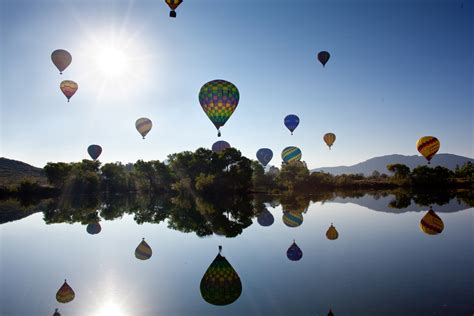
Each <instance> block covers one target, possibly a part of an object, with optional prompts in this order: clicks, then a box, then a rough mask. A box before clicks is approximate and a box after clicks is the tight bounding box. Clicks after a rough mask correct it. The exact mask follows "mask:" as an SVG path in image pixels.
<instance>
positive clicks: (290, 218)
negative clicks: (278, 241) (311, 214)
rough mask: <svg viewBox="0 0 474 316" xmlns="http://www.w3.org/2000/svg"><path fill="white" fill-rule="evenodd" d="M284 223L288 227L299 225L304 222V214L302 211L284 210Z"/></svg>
mask: <svg viewBox="0 0 474 316" xmlns="http://www.w3.org/2000/svg"><path fill="white" fill-rule="evenodd" d="M283 223H285V225H286V226H288V227H298V226H300V225H301V224H303V215H302V214H300V213H293V212H284V213H283Z"/></svg>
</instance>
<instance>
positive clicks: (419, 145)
mask: <svg viewBox="0 0 474 316" xmlns="http://www.w3.org/2000/svg"><path fill="white" fill-rule="evenodd" d="M440 145H441V144H440V142H439V140H438V139H437V138H436V137H434V136H423V137H421V138H420V139H419V140H418V141H417V142H416V149H417V150H418V151H419V152H420V154H422V155H423V157H425V158H426V160H428V163H430V161H431V159H432V158H433V156H434V155H435V154H436V153H437V152H438V150H439V147H440Z"/></svg>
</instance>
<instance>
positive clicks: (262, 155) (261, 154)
mask: <svg viewBox="0 0 474 316" xmlns="http://www.w3.org/2000/svg"><path fill="white" fill-rule="evenodd" d="M272 158H273V151H272V150H271V149H269V148H260V149H259V150H258V151H257V159H258V161H259V162H260V163H261V164H262V165H263V166H264V167H266V165H268V163H269V162H270V160H272Z"/></svg>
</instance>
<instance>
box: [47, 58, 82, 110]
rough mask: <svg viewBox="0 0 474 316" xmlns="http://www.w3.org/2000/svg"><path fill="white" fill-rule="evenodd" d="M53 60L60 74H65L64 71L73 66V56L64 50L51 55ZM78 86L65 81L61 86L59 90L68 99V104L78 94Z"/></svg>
mask: <svg viewBox="0 0 474 316" xmlns="http://www.w3.org/2000/svg"><path fill="white" fill-rule="evenodd" d="M51 60H52V61H53V64H54V65H55V66H56V68H58V70H59V74H61V75H62V74H63V71H64V70H66V68H67V67H68V66H69V65H70V64H71V62H72V56H71V54H70V53H69V52H68V51H67V50H64V49H57V50H55V51H54V52H52V54H51ZM78 87H79V86H78V84H77V83H76V82H74V81H72V80H63V81H62V82H61V83H60V84H59V88H60V89H61V91H62V92H63V94H64V95H65V96H66V98H67V102H69V100H70V99H71V97H72V96H73V95H74V94H75V93H76V91H77V88H78Z"/></svg>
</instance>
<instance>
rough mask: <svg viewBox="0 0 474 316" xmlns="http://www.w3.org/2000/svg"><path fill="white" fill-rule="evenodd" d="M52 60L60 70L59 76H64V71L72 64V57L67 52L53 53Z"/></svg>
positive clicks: (58, 51)
mask: <svg viewBox="0 0 474 316" xmlns="http://www.w3.org/2000/svg"><path fill="white" fill-rule="evenodd" d="M51 60H52V61H53V64H54V65H55V66H56V68H58V70H59V74H61V75H62V74H63V71H64V70H65V69H66V68H67V67H68V66H69V65H70V64H71V61H72V56H71V54H69V52H68V51H67V50H64V49H57V50H55V51H54V52H52V53H51Z"/></svg>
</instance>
